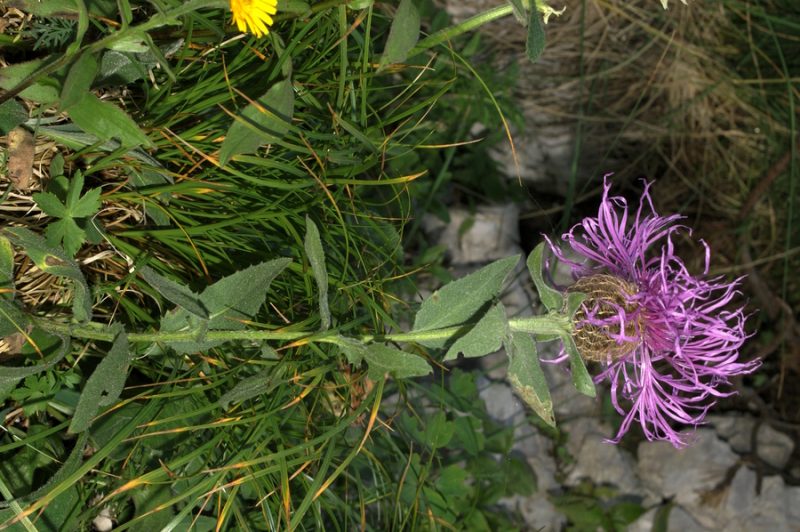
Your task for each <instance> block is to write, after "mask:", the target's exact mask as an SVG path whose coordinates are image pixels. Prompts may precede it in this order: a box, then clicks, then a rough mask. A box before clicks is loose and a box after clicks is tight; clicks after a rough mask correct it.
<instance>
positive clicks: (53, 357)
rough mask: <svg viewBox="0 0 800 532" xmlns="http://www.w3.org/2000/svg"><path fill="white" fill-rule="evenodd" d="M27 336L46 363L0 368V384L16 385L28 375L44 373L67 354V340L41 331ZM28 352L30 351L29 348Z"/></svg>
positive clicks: (0, 301)
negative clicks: (10, 383) (9, 383)
mask: <svg viewBox="0 0 800 532" xmlns="http://www.w3.org/2000/svg"><path fill="white" fill-rule="evenodd" d="M3 304H7V302H6V301H3V300H0V305H3ZM29 336H30V337H31V338H32V339H33V341H34V342H36V345H37V347H38V348H39V351H40V352H41V353H42V354H43V355H44V356H45V360H46V362H44V363H43V364H36V365H34V366H20V367H13V366H0V383H2V384H5V383H7V382H9V381H10V382H14V383H17V382H19V381H20V380H22V379H24V378H25V377H27V376H29V375H36V374H37V373H41V372H43V371H46V370H48V369H50V368H52V367H53V366H55V365H56V364H58V363H59V362H61V360H63V359H64V357H65V356H67V353H68V352H69V347H70V344H69V339H68V338H62V337H56V336H52V335H49V334H48V333H46V332H44V331H42V330H41V329H34V330H33V331H31V333H30V335H29ZM28 350H31V348H30V347H29V346H28ZM25 351H26V349H25V347H23V353H22V354H27V353H25ZM52 353H54V354H52ZM36 356H37V357H38V356H39V355H38V353H36Z"/></svg>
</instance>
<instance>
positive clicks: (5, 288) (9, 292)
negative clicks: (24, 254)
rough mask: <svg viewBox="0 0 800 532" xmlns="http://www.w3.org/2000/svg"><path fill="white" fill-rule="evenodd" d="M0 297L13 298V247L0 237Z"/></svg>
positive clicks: (8, 241)
mask: <svg viewBox="0 0 800 532" xmlns="http://www.w3.org/2000/svg"><path fill="white" fill-rule="evenodd" d="M0 297H5V298H8V299H12V298H13V297H14V247H13V246H12V245H11V241H10V240H9V239H7V238H6V237H4V236H0Z"/></svg>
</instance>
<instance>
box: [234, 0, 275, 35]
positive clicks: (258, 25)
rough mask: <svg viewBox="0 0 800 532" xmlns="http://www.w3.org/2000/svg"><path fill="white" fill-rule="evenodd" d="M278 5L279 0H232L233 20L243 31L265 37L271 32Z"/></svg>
mask: <svg viewBox="0 0 800 532" xmlns="http://www.w3.org/2000/svg"><path fill="white" fill-rule="evenodd" d="M277 6H278V1H277V0H231V12H232V13H233V22H234V23H236V27H237V28H239V31H241V32H242V33H247V32H250V33H252V34H253V35H255V36H256V37H263V36H265V35H267V34H268V33H269V28H270V26H272V22H273V19H272V15H274V14H275V13H276V12H277V10H278V7H277Z"/></svg>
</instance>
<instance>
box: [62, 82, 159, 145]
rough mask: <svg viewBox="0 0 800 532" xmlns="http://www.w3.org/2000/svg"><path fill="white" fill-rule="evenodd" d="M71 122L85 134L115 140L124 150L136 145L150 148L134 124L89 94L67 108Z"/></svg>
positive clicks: (107, 104)
mask: <svg viewBox="0 0 800 532" xmlns="http://www.w3.org/2000/svg"><path fill="white" fill-rule="evenodd" d="M69 116H70V117H71V118H72V121H73V122H74V123H75V125H77V126H78V127H79V128H81V129H82V130H83V131H85V132H86V133H90V134H92V135H95V136H96V137H97V138H100V139H116V140H118V141H119V142H120V144H121V145H122V146H123V147H125V148H132V147H134V146H137V145H140V144H141V145H144V146H147V147H152V143H151V142H150V139H148V138H147V135H145V134H144V133H143V132H142V130H141V129H139V126H137V125H136V122H134V121H133V119H132V118H131V117H130V116H128V115H127V113H125V111H123V110H122V109H120V108H119V107H117V106H116V105H114V104H111V103H108V102H104V101H101V100H100V99H99V98H98V97H97V96H95V95H94V94H91V93H86V94H84V96H83V98H81V100H80V101H79V102H77V103H75V104H73V105H72V107H70V108H69Z"/></svg>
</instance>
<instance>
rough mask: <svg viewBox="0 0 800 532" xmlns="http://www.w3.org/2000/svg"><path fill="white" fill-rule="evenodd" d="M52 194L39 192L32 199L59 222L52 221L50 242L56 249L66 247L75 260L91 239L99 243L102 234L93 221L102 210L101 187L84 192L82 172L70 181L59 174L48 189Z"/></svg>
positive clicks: (48, 236) (48, 232) (46, 233)
mask: <svg viewBox="0 0 800 532" xmlns="http://www.w3.org/2000/svg"><path fill="white" fill-rule="evenodd" d="M49 188H50V189H51V190H53V192H37V193H35V194H33V200H34V201H35V202H36V204H37V205H38V206H39V208H40V209H42V212H43V213H44V214H46V215H48V216H51V217H53V218H57V219H58V220H56V221H54V222H50V224H48V226H47V230H46V231H45V235H46V237H47V242H48V243H49V244H50V245H52V246H55V247H60V246H63V248H64V251H65V252H66V253H67V255H69V256H70V257H74V256H75V254H76V253H77V252H78V250H79V249H80V248H81V246H82V245H83V244H84V243H85V242H86V241H87V239H88V240H90V241H91V242H93V243H97V242H98V241H99V238H98V236H99V231H98V229H97V227H96V225H95V223H96V222H95V221H94V220H93V219H92V217H94V215H95V214H97V212H98V211H99V210H100V207H101V202H100V193H101V190H100V188H91V189H89V190H87V191H86V192H85V193H82V191H83V174H82V173H81V172H80V170H79V171H77V172H75V175H73V176H72V178H71V179H69V178H67V177H66V176H64V175H61V174H58V175H56V176H55V177H54V178H53V181H52V183H51V186H50V187H49Z"/></svg>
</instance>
